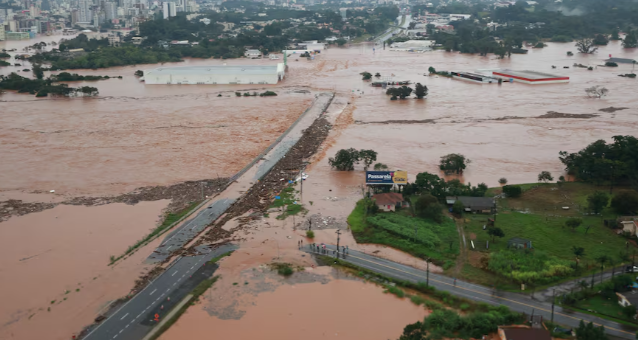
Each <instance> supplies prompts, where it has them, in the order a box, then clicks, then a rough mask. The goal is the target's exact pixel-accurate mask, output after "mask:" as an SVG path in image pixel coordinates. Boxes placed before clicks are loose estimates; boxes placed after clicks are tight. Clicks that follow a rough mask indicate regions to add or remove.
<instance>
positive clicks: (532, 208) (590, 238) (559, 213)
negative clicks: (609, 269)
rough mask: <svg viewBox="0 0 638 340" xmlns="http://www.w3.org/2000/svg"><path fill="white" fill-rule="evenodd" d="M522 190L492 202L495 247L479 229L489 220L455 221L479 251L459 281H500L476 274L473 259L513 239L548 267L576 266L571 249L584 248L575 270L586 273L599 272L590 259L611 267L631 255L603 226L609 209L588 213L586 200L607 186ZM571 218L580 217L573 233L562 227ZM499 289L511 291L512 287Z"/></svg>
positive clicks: (491, 192)
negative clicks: (602, 259) (525, 243)
mask: <svg viewBox="0 0 638 340" xmlns="http://www.w3.org/2000/svg"><path fill="white" fill-rule="evenodd" d="M521 187H522V188H523V195H522V196H521V197H519V198H504V199H498V200H497V205H498V215H496V220H495V225H496V226H497V227H499V228H501V229H502V230H503V231H504V233H505V237H503V238H496V240H495V241H496V242H493V241H492V237H491V236H489V235H488V234H487V231H486V230H483V226H484V225H486V224H487V219H488V217H489V216H488V215H475V214H466V215H465V216H463V219H461V220H459V222H458V223H459V225H461V226H462V227H463V229H464V231H465V235H466V237H467V238H468V242H469V241H470V240H472V241H473V242H474V245H475V246H476V249H475V250H477V251H480V252H471V254H470V258H471V259H472V260H471V261H470V262H471V263H472V265H473V266H474V267H469V268H468V267H467V265H465V266H464V267H462V268H461V269H460V271H461V275H462V276H463V277H465V278H467V279H470V280H472V281H474V282H477V283H488V282H490V281H493V280H495V279H496V278H497V277H499V275H495V274H494V273H492V272H489V271H487V270H484V269H480V268H479V267H482V266H481V264H480V261H479V260H478V259H479V258H480V257H481V256H485V255H487V254H489V253H493V252H498V251H502V250H506V249H507V240H509V239H511V238H512V237H519V238H524V239H529V240H531V241H532V247H533V249H534V253H535V254H536V253H538V254H541V253H544V254H546V255H548V256H549V257H551V258H555V260H552V262H553V263H563V264H567V263H573V262H575V261H576V256H575V255H574V253H573V247H574V246H577V247H583V248H584V249H585V255H584V256H582V257H581V259H580V267H581V268H583V267H584V268H589V269H590V270H596V269H599V268H600V266H599V264H597V263H596V260H595V259H596V258H597V257H599V256H600V255H607V256H609V257H611V258H612V259H613V261H614V263H615V264H619V262H620V258H621V253H626V252H629V253H631V252H632V251H633V248H632V247H629V248H627V244H626V240H625V238H623V237H621V236H619V235H617V234H616V233H615V232H614V230H612V229H610V228H607V227H605V226H604V222H603V218H607V219H612V218H615V217H616V215H615V214H614V212H613V211H611V209H610V208H606V209H605V211H604V212H603V213H602V214H601V215H590V214H588V211H587V196H588V195H590V194H592V193H593V192H595V191H606V192H608V191H609V187H606V186H605V187H601V186H594V185H591V184H586V183H571V182H570V183H564V184H562V185H560V186H559V185H557V184H555V183H554V184H540V183H530V184H523V185H521ZM624 190H628V189H625V188H614V193H618V192H620V191H624ZM500 191H501V189H500V188H492V189H490V190H489V191H488V193H487V194H486V196H490V195H494V194H498V193H500ZM563 207H569V209H563ZM571 217H578V218H582V220H583V223H582V224H581V226H579V227H578V228H576V229H574V230H572V229H571V228H569V227H567V226H565V221H567V220H568V219H569V218H571ZM587 227H589V228H587ZM487 241H489V249H486V243H487ZM470 249H471V246H470ZM550 260H551V259H550ZM548 265H549V262H548ZM584 268H583V269H584ZM587 272H588V270H582V271H580V275H587ZM578 275H579V274H578V272H576V273H573V274H569V275H567V276H565V275H563V276H561V275H556V279H555V280H553V281H552V282H553V283H557V282H559V281H565V280H566V279H569V278H570V277H572V278H573V277H576V276H578ZM490 277H491V279H490ZM543 281H544V280H543ZM503 284H505V285H512V286H514V282H509V283H503ZM541 284H542V285H546V284H548V282H545V283H541V282H537V285H538V286H539V287H540V285H541Z"/></svg>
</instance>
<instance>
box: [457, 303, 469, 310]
mask: <svg viewBox="0 0 638 340" xmlns="http://www.w3.org/2000/svg"><path fill="white" fill-rule="evenodd" d="M459 309H460V310H462V311H466V310H468V309H470V305H469V304H467V303H462V304H461V307H459Z"/></svg>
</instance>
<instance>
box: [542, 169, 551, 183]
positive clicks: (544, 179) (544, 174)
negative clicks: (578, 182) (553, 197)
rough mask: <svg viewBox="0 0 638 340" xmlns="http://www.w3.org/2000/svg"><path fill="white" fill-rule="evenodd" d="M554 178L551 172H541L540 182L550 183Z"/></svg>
mask: <svg viewBox="0 0 638 340" xmlns="http://www.w3.org/2000/svg"><path fill="white" fill-rule="evenodd" d="M553 180H554V177H552V173H551V172H549V171H541V173H540V174H538V181H539V182H545V183H547V182H549V181H553Z"/></svg>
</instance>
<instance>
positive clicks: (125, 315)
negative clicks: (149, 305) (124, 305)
mask: <svg viewBox="0 0 638 340" xmlns="http://www.w3.org/2000/svg"><path fill="white" fill-rule="evenodd" d="M127 316H128V313H126V314H124V316H123V317H122V318H121V319H120V320H124V318H125V317H127Z"/></svg>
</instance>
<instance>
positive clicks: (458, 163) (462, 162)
mask: <svg viewBox="0 0 638 340" xmlns="http://www.w3.org/2000/svg"><path fill="white" fill-rule="evenodd" d="M470 163H471V161H470V160H469V159H467V158H465V156H463V155H461V154H460V153H451V154H448V155H445V156H442V157H441V162H440V163H439V169H441V170H443V171H445V172H446V173H447V172H455V173H457V174H462V173H463V170H465V168H466V167H467V165H468V164H470Z"/></svg>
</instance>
